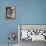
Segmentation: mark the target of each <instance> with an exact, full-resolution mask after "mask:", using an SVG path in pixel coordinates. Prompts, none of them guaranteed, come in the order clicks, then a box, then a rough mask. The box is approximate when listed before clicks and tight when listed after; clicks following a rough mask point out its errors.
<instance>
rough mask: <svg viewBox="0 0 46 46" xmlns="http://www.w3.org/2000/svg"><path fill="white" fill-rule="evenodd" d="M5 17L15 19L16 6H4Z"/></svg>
mask: <svg viewBox="0 0 46 46" xmlns="http://www.w3.org/2000/svg"><path fill="white" fill-rule="evenodd" d="M6 19H16V6H12V7H6Z"/></svg>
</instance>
